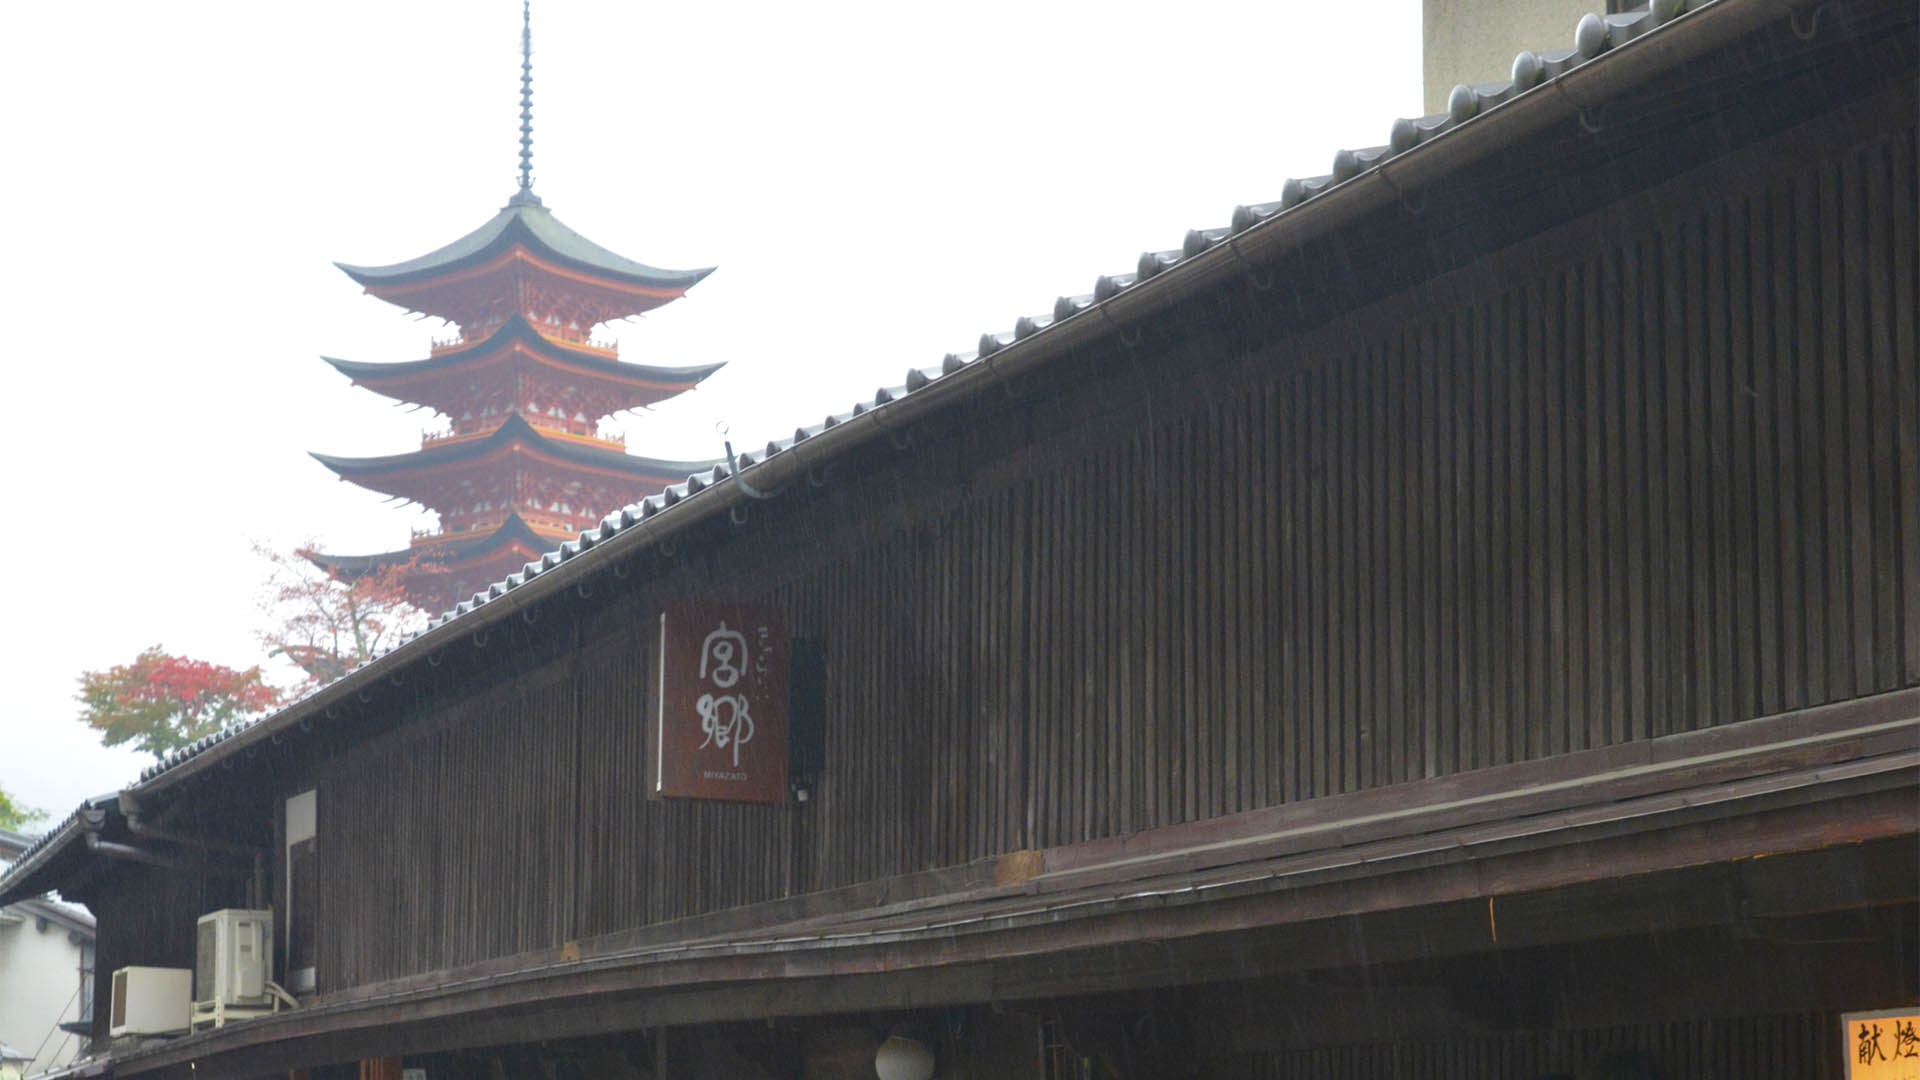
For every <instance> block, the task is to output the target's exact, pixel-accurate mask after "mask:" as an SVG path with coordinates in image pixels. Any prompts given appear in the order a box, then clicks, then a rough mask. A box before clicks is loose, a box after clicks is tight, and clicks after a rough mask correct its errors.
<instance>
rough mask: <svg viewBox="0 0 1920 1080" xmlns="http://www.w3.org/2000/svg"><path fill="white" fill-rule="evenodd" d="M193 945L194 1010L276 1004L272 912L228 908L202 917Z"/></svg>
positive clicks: (267, 1006)
mask: <svg viewBox="0 0 1920 1080" xmlns="http://www.w3.org/2000/svg"><path fill="white" fill-rule="evenodd" d="M198 931H199V936H198V938H197V939H196V941H195V946H194V967H193V1005H194V1011H195V1012H196V1013H197V1012H202V1011H207V1010H214V1009H228V1008H234V1007H240V1008H256V1007H259V1008H271V1007H272V1005H273V995H272V994H271V993H270V992H269V991H268V990H267V983H268V981H269V980H271V979H272V978H273V912H271V911H246V910H243V909H241V908H226V909H224V910H221V911H215V912H212V913H210V914H206V915H202V916H200V923H199V928H198Z"/></svg>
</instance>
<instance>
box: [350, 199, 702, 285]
mask: <svg viewBox="0 0 1920 1080" xmlns="http://www.w3.org/2000/svg"><path fill="white" fill-rule="evenodd" d="M515 247H520V248H522V249H523V250H524V251H526V252H527V253H528V255H529V256H531V257H532V258H533V259H534V260H535V261H536V262H537V263H539V264H540V265H542V266H544V267H546V268H548V269H550V270H552V271H553V272H556V273H567V272H572V273H573V274H575V275H581V276H584V277H585V278H587V279H590V280H596V281H602V282H606V283H608V284H610V285H614V286H626V287H629V288H631V289H633V290H635V291H636V293H637V294H639V295H651V296H661V297H667V296H678V295H680V294H681V293H684V292H685V291H686V290H687V289H689V288H691V287H693V286H694V285H695V284H698V283H699V281H700V280H701V279H702V278H704V277H706V276H707V275H708V274H710V273H712V272H713V269H712V268H711V267H708V268H705V269H700V270H663V269H661V268H659V267H654V266H648V265H647V264H645V263H641V262H636V261H635V260H632V259H629V258H627V257H626V256H624V255H619V254H616V253H614V252H612V251H609V250H608V249H606V248H603V247H601V246H600V245H598V244H595V243H594V242H593V241H591V240H588V239H587V238H586V237H584V236H582V235H580V234H579V233H577V232H574V231H573V230H572V229H570V228H568V227H567V226H566V225H565V224H563V223H561V221H560V220H559V219H558V218H556V217H554V216H553V215H552V214H551V213H549V212H548V211H547V210H546V209H545V208H544V207H539V206H531V205H527V204H519V205H509V206H506V207H504V208H502V209H501V210H500V212H499V213H497V214H495V215H494V216H493V217H492V218H490V219H489V220H488V221H487V222H486V224H484V225H481V226H480V227H479V228H478V229H475V230H474V231H472V232H470V233H468V234H467V235H465V236H463V237H461V238H460V239H458V240H455V241H454V242H453V243H451V244H448V245H446V246H445V247H442V248H439V249H437V250H434V251H431V252H428V253H427V254H425V255H421V256H419V257H418V258H414V259H409V260H406V261H405V262H399V263H393V264H391V265H387V266H355V265H350V264H347V263H336V264H335V265H336V266H338V267H339V268H340V269H341V270H342V271H344V272H346V274H347V275H348V276H349V277H351V278H353V279H354V280H355V281H357V282H359V283H360V284H361V285H362V286H364V287H366V288H367V289H369V290H373V289H376V288H378V289H381V290H384V291H395V292H397V293H404V291H405V290H406V289H407V288H409V287H411V286H415V285H419V284H422V283H427V282H433V281H442V280H448V279H451V278H453V277H455V276H457V275H460V274H462V273H464V272H468V271H472V270H475V269H476V268H479V267H482V266H485V265H486V264H488V263H491V262H495V261H496V260H498V259H499V258H501V257H503V256H505V255H506V254H507V253H508V252H510V251H511V250H512V249H513V248H515Z"/></svg>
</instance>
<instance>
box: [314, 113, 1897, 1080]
mask: <svg viewBox="0 0 1920 1080" xmlns="http://www.w3.org/2000/svg"><path fill="white" fill-rule="evenodd" d="M1909 115H1910V114H1909ZM1776 150H1777V151H1778V152H1774V153H1769V154H1762V155H1757V156H1756V157H1755V158H1753V159H1750V160H1743V161H1742V162H1739V163H1736V164H1735V165H1732V166H1727V167H1721V168H1716V169H1713V170H1707V171H1705V172H1703V173H1701V174H1696V175H1694V176H1690V177H1687V178H1684V179H1682V180H1680V181H1676V182H1675V183H1674V184H1673V185H1671V186H1669V187H1668V188H1667V189H1665V190H1663V191H1658V192H1653V193H1649V194H1647V195H1645V196H1641V197H1636V198H1634V199H1633V200H1630V201H1629V202H1627V203H1623V204H1621V205H1619V206H1615V207H1610V208H1608V209H1606V210H1604V211H1602V212H1600V213H1597V214H1595V215H1592V216H1590V217H1589V218H1586V219H1583V220H1581V221H1577V222H1573V223H1571V224H1569V225H1567V226H1565V227H1562V228H1560V229H1558V230H1556V231H1554V232H1551V233H1548V234H1545V235H1543V236H1541V237H1538V238H1536V239H1535V240H1532V241H1529V242H1528V244H1526V245H1524V246H1523V247H1522V248H1520V249H1514V250H1509V251H1507V252H1503V253H1501V254H1500V255H1498V256H1496V257H1493V258H1490V259H1487V260H1484V261H1482V262H1481V263H1478V264H1475V265H1474V266H1472V267H1470V268H1469V269H1467V270H1463V271H1458V272H1455V273H1452V274H1450V275H1448V276H1446V277H1444V278H1441V279H1438V280H1435V281H1430V282H1425V283H1422V284H1420V285H1418V286H1416V287H1414V288H1413V289H1412V290H1411V291H1409V292H1406V293H1404V294H1403V295H1400V296H1397V297H1394V298H1392V299H1390V300H1388V301H1385V302H1382V303H1379V304H1376V305H1374V306H1372V307H1370V308H1368V309H1367V310H1364V311H1361V312H1358V313H1355V314H1353V315H1350V316H1348V317H1345V318H1342V319H1341V320H1339V321H1337V322H1335V323H1333V324H1330V325H1326V326H1323V327H1321V328H1319V329H1316V330H1314V331H1312V332H1311V333H1308V334H1305V335H1293V336H1289V337H1286V338H1284V339H1281V340H1277V341H1271V342H1268V343H1266V344H1264V345H1262V346H1261V347H1259V348H1257V349H1252V350H1247V351H1244V352H1241V353H1239V354H1236V355H1230V356H1225V357H1218V356H1215V357H1204V356H1202V357H1199V358H1197V359H1196V357H1195V356H1192V355H1186V354H1182V353H1180V352H1178V351H1175V352H1171V353H1167V354H1165V355H1162V354H1158V353H1154V352H1153V351H1152V350H1136V351H1127V350H1125V349H1123V348H1121V347H1119V346H1116V351H1115V352H1114V353H1113V354H1112V355H1108V356H1099V357H1093V358H1091V364H1092V365H1093V366H1092V367H1091V368H1090V370H1092V371H1093V374H1092V375H1091V376H1090V377H1089V382H1088V386H1087V389H1086V391H1085V393H1083V394H1079V395H1073V396H1067V397H1061V396H1045V395H1041V396H1038V397H1035V398H1029V399H1021V398H1020V397H1018V396H1017V395H1018V393H1019V391H1018V390H1017V389H1015V390H1012V391H1009V392H1008V393H1007V394H1006V395H1005V398H1006V400H1005V402H1004V406H1003V408H1002V409H1001V411H1000V412H998V413H996V414H995V417H996V418H995V419H994V420H993V422H992V423H990V424H987V425H986V427H985V428H984V429H983V430H981V431H976V432H972V433H970V434H968V435H967V436H966V437H965V439H962V438H961V437H960V436H954V441H953V442H952V443H950V444H949V445H948V447H947V448H946V449H948V450H951V451H952V452H951V453H941V452H927V453H923V454H920V455H919V456H917V457H915V456H911V455H907V454H903V455H902V457H901V461H902V462H903V464H901V465H899V466H898V467H897V468H896V469H894V471H892V472H890V473H887V474H885V475H879V476H875V477H869V478H861V477H857V476H856V478H855V481H851V482H847V483H846V485H845V486H843V487H842V488H837V489H834V491H833V492H832V493H830V494H831V497H825V496H823V497H822V501H820V502H818V503H814V504H809V506H808V508H806V509H804V510H801V511H796V512H794V513H796V514H798V516H797V517H793V518H790V519H789V520H787V522H786V525H787V526H788V531H787V534H786V536H785V538H784V540H783V541H782V542H781V543H779V544H774V543H771V542H767V541H764V540H762V541H755V540H751V539H749V540H747V541H743V542H742V546H743V549H744V548H746V547H748V546H750V545H753V544H756V543H758V545H759V546H758V547H752V548H751V550H743V552H741V553H733V554H736V555H737V556H738V558H737V559H736V560H735V562H734V563H733V564H731V565H733V566H734V567H735V568H734V569H733V570H731V571H726V572H717V571H716V572H713V573H711V574H710V575H709V577H708V578H707V579H706V580H705V581H704V582H701V583H699V587H701V588H705V589H708V590H710V591H712V592H714V593H715V594H716V595H728V596H734V597H738V598H743V599H752V600H756V601H761V602H767V603H771V604H774V605H777V606H778V607H780V608H782V609H784V611H785V612H786V613H787V616H788V618H789V620H790V621H791V624H792V625H793V627H794V628H795V631H796V633H798V634H800V635H803V636H805V637H807V638H809V639H811V640H813V641H814V642H816V643H817V644H818V646H819V648H820V650H821V652H822V654H823V655H824V657H825V659H826V666H827V679H826V716H827V740H826V741H827V745H826V755H827V756H826V768H825V770H824V772H823V774H822V776H821V779H820V786H819V789H818V791H817V793H816V795H815V798H814V799H813V800H812V801H811V802H810V803H809V804H807V805H806V806H804V807H799V806H791V805H790V806H785V807H776V808H765V807H745V806H726V805H717V804H677V803H655V802H649V801H647V800H646V799H645V798H644V797H643V795H642V780H641V778H642V777H643V776H644V775H645V772H646V748H645V747H644V745H643V740H642V737H641V735H642V731H643V726H644V725H643V718H644V716H645V713H646V709H647V707H648V703H647V695H648V693H649V689H650V686H651V681H650V679H649V677H648V663H649V657H650V652H651V650H650V649H649V647H648V645H649V635H650V632H651V615H652V608H651V607H650V602H651V600H650V598H651V597H652V596H655V595H657V594H653V593H647V592H646V591H645V590H646V589H649V588H686V587H692V586H691V585H690V584H689V579H673V580H668V581H666V582H665V583H664V584H662V585H658V586H644V587H642V590H641V592H640V593H639V594H637V595H636V596H635V597H632V598H630V599H628V600H623V601H622V602H621V603H620V604H619V605H609V606H607V607H606V608H605V609H604V610H601V611H599V612H598V613H596V614H593V615H592V616H591V617H590V618H586V619H584V620H583V621H581V622H580V623H579V624H578V625H577V626H574V627H573V628H571V629H568V628H567V624H562V625H561V626H560V627H558V628H553V627H545V628H543V627H541V626H538V625H536V627H535V628H534V629H533V631H532V633H534V634H540V633H547V632H551V633H556V634H562V635H565V636H568V637H569V638H573V637H575V636H576V635H577V647H575V646H574V645H569V646H568V649H566V650H558V654H559V655H560V657H561V658H560V659H551V658H548V659H539V660H537V661H536V660H533V659H527V658H526V657H518V656H517V655H516V654H513V653H512V652H511V650H512V649H513V648H514V646H513V645H511V643H509V642H507V641H504V640H503V641H500V642H497V643H495V644H494V645H493V646H492V647H493V648H495V649H499V650H501V653H500V654H499V655H500V656H501V660H500V663H501V664H502V665H504V666H505V670H508V671H509V672H512V671H519V672H520V673H519V674H515V675H512V677H510V678H508V679H507V680H506V681H505V682H501V683H499V684H498V685H494V686H491V687H489V688H485V689H478V690H476V692H475V693H473V694H470V695H468V696H466V697H461V696H459V695H458V694H454V695H452V696H450V697H449V696H448V695H444V694H443V695H442V696H441V697H440V698H436V699H433V700H428V699H427V698H425V697H423V698H422V699H421V704H420V705H419V707H418V710H417V712H418V715H415V716H412V717H411V718H410V719H408V718H405V717H403V718H402V719H404V720H405V722H404V723H403V724H402V726H401V727H399V728H398V729H397V730H395V731H394V732H392V733H390V734H387V735H383V736H380V737H379V738H377V739H375V740H373V741H369V742H363V743H360V744H357V745H353V746H350V747H348V748H346V749H345V750H344V751H343V752H342V753H340V754H339V755H338V756H336V757H333V758H332V759H330V760H329V761H328V762H327V763H326V764H325V765H324V766H323V767H322V773H321V776H320V777H319V787H320V802H319V830H320V832H319V852H320V854H319V858H320V860H321V865H322V866H323V867H324V868H325V874H326V877H325V881H324V882H323V885H322V889H321V897H320V901H321V908H320V921H321V924H322V927H323V928H324V927H339V928H342V929H341V930H340V931H337V932H333V933H331V934H330V933H329V932H328V931H327V930H325V929H323V930H322V932H321V934H322V940H321V941H320V942H319V948H320V956H321V971H320V984H321V987H322V989H334V988H339V987H343V986H348V985H353V984H356V983H362V982H366V981H371V980H376V979H381V978H387V977H392V976H397V975H404V974H409V973H415V972H422V971H428V970H432V969H435V968H442V967H449V966H455V965H459V964H463V963H468V962H472V961H475V960H479V959H483V958H487V957H491V956H498V955H505V954H510V953H515V952H521V951H525V950H529V949H535V948H542V947H550V946H554V945H558V944H560V943H562V942H564V941H566V940H568V939H572V938H579V937H585V936H590V935H595V934H602V933H607V932H611V931H616V930H621V929H626V928H632V927H638V926H643V925H646V924H649V923H655V922H659V921H662V920H667V919H672V918H675V917H679V916H684V915H689V914H694V913H699V912H705V911H712V910H716V909H720V908H724V907H729V906H734V905H738V904H743V903H749V902H753V901H758V900H764V899H770V898H774V897H778V896H782V895H788V894H791V893H795V892H804V891H811V890H816V889H821V888H826V887H831V886H836V885H843V884H847V883H852V882H858V881H862V880H867V879H872V878H878V877H884V876H887V875H892V874H897V873H901V872H906V871H913V870H920V869H925V868H930V867H937V866H943V865H950V864H954V863H958V862H963V861H966V860H971V859H977V858H982V857H987V856H992V855H996V854H1000V853H1005V852H1009V851H1013V850H1017V849H1021V848H1033V847H1044V846H1050V845H1058V844H1067V843H1072V842H1075V841H1082V840H1088V839H1092V838H1097V837H1104V836H1112V835H1116V834H1120V833H1125V832H1128V831H1132V830H1138V829H1143V828H1149V827H1153V826H1158V825H1166V824H1172V823H1176V822H1183V821H1191V820H1195V819H1197V818H1204V817H1208V816H1213V815H1219V814H1226V813H1233V812H1236V811H1241V810H1247V809H1252V808H1257V807H1263V806H1270V805H1274V804H1277V803H1282V802H1288V801H1295V800H1301V799H1310V798H1315V797H1319V796H1324V795H1330V794H1335V793H1339V792H1346V791H1353V790H1357V789H1362V788H1369V787H1376V786H1380V785H1387V784H1394V783H1399V782H1402V781H1407V780H1412V779H1417V778H1422V777H1430V776H1436V775H1444V774H1450V773H1455V772H1459V771H1463V770H1470V769H1476V768H1481V767H1484V766H1489V765H1496V764H1500V763H1504V762H1511V761H1516V760H1523V759H1530V758H1539V757H1542V756H1547V755H1553V754H1558V753H1564V752H1567V751H1571V750H1579V749H1584V748H1589V747H1596V746H1604V745H1609V744H1614V743H1619V742H1622V741H1625V740H1636V739H1646V738H1651V737H1656V736H1660V735H1664V734H1669V733H1672V732H1677V731H1685V730H1690V729H1696V728H1700V727H1704V726H1708V725H1714V724H1723V723H1729V722H1734V721H1739V720H1743V719H1747V718H1750V717H1754V716H1759V715H1766V714H1772V713H1778V712H1783V711H1786V710H1791V709H1797V708H1801V707H1805V706H1808V705H1813V704H1818V703H1822V702H1829V701H1835V700H1839V699H1844V698H1849V697H1854V696H1859V695H1865V694H1869V693H1874V692H1878V691H1885V690H1889V689H1894V688H1898V687H1901V686H1908V685H1914V684H1916V683H1920V453H1917V451H1916V441H1917V440H1920V376H1917V375H1916V361H1915V327H1914V317H1915V316H1914V309H1915V292H1916V280H1917V279H1920V266H1916V258H1920V243H1916V236H1915V204H1916V197H1917V195H1920V192H1917V190H1916V184H1915V145H1914V135H1913V132H1912V130H1911V128H1908V129H1906V130H1904V131H1902V132H1901V133H1899V134H1898V135H1895V136H1891V137H1881V138H1876V139H1873V140H1872V141H1870V142H1866V143H1864V144H1861V145H1856V146H1853V147H1851V148H1849V149H1847V150H1845V151H1844V152H1843V153H1837V154H1828V155H1826V156H1813V157H1807V156H1796V154H1795V152H1793V151H1791V149H1790V148H1789V149H1787V150H1780V149H1779V148H1776ZM1755 161H1758V162H1760V163H1762V164H1763V165H1764V167H1761V168H1754V167H1752V166H1753V162H1755ZM1275 296H1276V299H1274V300H1273V301H1272V302H1274V303H1279V302H1281V299H1280V298H1278V296H1277V292H1276V294H1275ZM1193 340H1194V341H1195V342H1196V344H1195V345H1194V346H1193V350H1194V351H1199V352H1203V351H1204V348H1205V343H1206V340H1207V339H1206V338H1205V336H1204V334H1202V335H1198V336H1196V337H1195V338H1194V339H1193ZM993 393H1000V392H999V391H993ZM996 400H999V399H996ZM968 440H971V441H968ZM975 447H990V448H994V449H990V450H980V451H978V452H974V451H973V450H971V449H969V448H975ZM969 454H971V455H972V456H969ZM956 461H959V462H960V464H955V462H956ZM721 554H723V555H725V554H728V553H726V552H722V553H721ZM475 644H476V645H479V644H480V643H479V642H476V643H475ZM569 650H570V651H569ZM483 651H484V650H483ZM529 655H531V654H529ZM515 665H522V668H516V667H515ZM1715 1030H1716V1031H1717V1030H1718V1029H1715ZM1736 1034H1737V1033H1734V1032H1732V1030H1731V1029H1729V1033H1727V1034H1725V1035H1724V1038H1725V1039H1728V1040H1735V1035H1736ZM1707 1037H1708V1036H1707V1035H1704V1034H1703V1035H1702V1036H1701V1038H1707ZM1712 1037H1713V1038H1722V1037H1723V1036H1722V1035H1713V1036H1712ZM1736 1041H1737V1040H1736ZM1393 1052H1394V1053H1400V1052H1402V1051H1400V1050H1394V1051H1393ZM1490 1052H1491V1051H1490ZM1329 1068H1332V1066H1329ZM1463 1068H1464V1066H1463ZM1467 1071H1469V1072H1471V1071H1473V1070H1471V1069H1468V1070H1467ZM1272 1075H1282V1074H1281V1073H1274V1074H1272ZM1284 1075H1289V1076H1291V1075H1328V1076H1334V1075H1346V1074H1345V1073H1340V1072H1338V1071H1337V1070H1335V1071H1331V1072H1328V1071H1325V1070H1322V1071H1321V1072H1286V1073H1284ZM1432 1075H1435V1076H1441V1075H1453V1074H1452V1073H1444V1072H1435V1073H1433V1074H1432ZM1476 1075H1479V1074H1478V1073H1476ZM1489 1075H1491V1074H1489ZM1502 1075H1504V1074H1502ZM1756 1075H1757V1074H1756ZM1799 1075H1810V1074H1808V1073H1800V1074H1799Z"/></svg>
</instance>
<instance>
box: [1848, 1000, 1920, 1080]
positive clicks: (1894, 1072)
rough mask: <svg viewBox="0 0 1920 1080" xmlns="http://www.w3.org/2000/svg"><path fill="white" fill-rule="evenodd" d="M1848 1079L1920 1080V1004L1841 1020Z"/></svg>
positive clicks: (1863, 1013)
mask: <svg viewBox="0 0 1920 1080" xmlns="http://www.w3.org/2000/svg"><path fill="white" fill-rule="evenodd" d="M1840 1024H1841V1026H1842V1027H1843V1028H1845V1029H1846V1030H1845V1031H1844V1033H1843V1034H1844V1036H1845V1038H1844V1040H1843V1041H1842V1043H1841V1045H1842V1046H1843V1047H1844V1048H1845V1050H1846V1054H1847V1080H1920V1005H1913V1006H1909V1007H1907V1008H1904V1009H1882V1010H1880V1011H1879V1012H1857V1013H1847V1014H1845V1015H1844V1016H1842V1017H1841V1018H1840Z"/></svg>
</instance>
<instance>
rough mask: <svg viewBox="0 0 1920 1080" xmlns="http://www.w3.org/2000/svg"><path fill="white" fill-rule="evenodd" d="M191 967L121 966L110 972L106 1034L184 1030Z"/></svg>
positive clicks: (190, 995) (190, 991)
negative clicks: (109, 1010)
mask: <svg viewBox="0 0 1920 1080" xmlns="http://www.w3.org/2000/svg"><path fill="white" fill-rule="evenodd" d="M192 1004H193V969H191V968H156V967H123V968H121V969H120V970H118V971H116V972H114V973H113V1003H112V1005H111V1010H112V1011H111V1013H110V1015H109V1019H108V1022H107V1034H109V1035H111V1036H113V1037H115V1038H119V1037H120V1036H122V1035H171V1034H173V1033H174V1032H179V1031H185V1030H187V1015H188V1013H189V1011H190V1010H191V1007H192Z"/></svg>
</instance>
